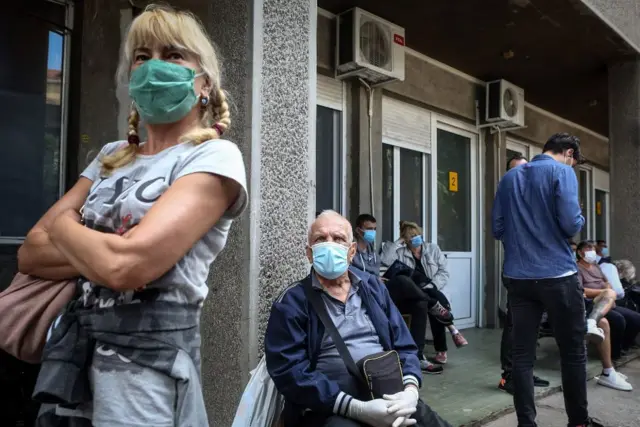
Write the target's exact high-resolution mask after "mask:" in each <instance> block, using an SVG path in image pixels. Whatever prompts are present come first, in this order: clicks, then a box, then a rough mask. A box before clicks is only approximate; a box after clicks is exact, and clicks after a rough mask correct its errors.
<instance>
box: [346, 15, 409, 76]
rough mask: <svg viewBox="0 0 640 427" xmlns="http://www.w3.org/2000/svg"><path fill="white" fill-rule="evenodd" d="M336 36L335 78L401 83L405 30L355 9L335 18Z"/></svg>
mask: <svg viewBox="0 0 640 427" xmlns="http://www.w3.org/2000/svg"><path fill="white" fill-rule="evenodd" d="M336 32H337V37H336V40H337V46H336V77H337V78H339V79H346V78H350V77H360V78H362V79H363V80H365V81H367V82H368V83H369V84H371V85H380V84H383V83H388V82H391V81H396V80H399V81H403V80H404V45H405V43H404V28H401V27H399V26H397V25H395V24H392V23H391V22H389V21H385V20H384V19H382V18H379V17H377V16H375V15H372V14H370V13H368V12H365V11H364V10H362V9H360V8H357V7H356V8H353V9H350V10H347V11H346V12H343V13H341V14H339V15H338V16H337V19H336Z"/></svg>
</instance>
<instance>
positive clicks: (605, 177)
mask: <svg viewBox="0 0 640 427" xmlns="http://www.w3.org/2000/svg"><path fill="white" fill-rule="evenodd" d="M591 183H592V185H591V187H592V188H591V191H592V193H593V194H592V200H593V213H592V216H593V237H594V238H597V235H596V203H595V200H596V190H600V191H603V192H604V193H605V199H604V200H605V210H604V212H605V235H606V241H607V244H610V243H611V184H610V176H609V172H607V171H605V170H602V169H600V168H597V167H595V166H593V167H592V171H591Z"/></svg>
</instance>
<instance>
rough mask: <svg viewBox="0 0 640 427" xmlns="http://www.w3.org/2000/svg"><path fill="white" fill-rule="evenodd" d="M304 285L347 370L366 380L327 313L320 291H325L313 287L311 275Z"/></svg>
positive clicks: (361, 379) (362, 380)
mask: <svg viewBox="0 0 640 427" xmlns="http://www.w3.org/2000/svg"><path fill="white" fill-rule="evenodd" d="M302 286H303V287H304V292H305V294H306V296H307V299H308V300H309V302H310V303H311V306H312V307H313V310H314V311H315V312H316V314H317V315H318V318H320V321H321V322H322V324H323V325H324V328H325V329H326V331H327V332H328V333H329V336H330V337H331V339H332V340H333V343H334V344H335V346H336V349H337V350H338V353H339V354H340V357H342V360H343V361H344V364H345V365H346V367H347V370H348V371H349V373H350V374H351V375H353V376H354V377H355V378H357V379H358V380H359V381H361V382H364V378H363V376H362V373H361V372H360V370H359V369H358V367H357V366H356V362H355V361H354V360H353V357H351V353H350V352H349V349H348V348H347V345H346V344H345V343H344V340H343V339H342V337H341V336H340V333H339V332H338V329H337V328H336V325H334V324H333V321H332V320H331V318H330V317H329V313H327V307H326V306H325V304H324V301H323V300H322V295H321V294H320V292H323V291H320V290H315V289H313V285H312V283H311V277H310V276H309V277H308V278H307V279H305V280H304V281H303V283H302Z"/></svg>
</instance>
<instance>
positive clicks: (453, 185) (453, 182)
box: [449, 171, 458, 193]
mask: <svg viewBox="0 0 640 427" xmlns="http://www.w3.org/2000/svg"><path fill="white" fill-rule="evenodd" d="M449 191H452V192H454V193H457V192H458V172H452V171H449Z"/></svg>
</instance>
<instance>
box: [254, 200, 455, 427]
mask: <svg viewBox="0 0 640 427" xmlns="http://www.w3.org/2000/svg"><path fill="white" fill-rule="evenodd" d="M306 252H307V258H308V259H309V262H311V263H312V269H311V273H310V275H309V276H307V277H306V278H305V279H303V280H301V281H299V282H296V283H294V284H292V285H291V286H289V287H288V288H286V289H285V290H284V291H283V292H282V293H281V294H280V296H279V297H278V298H277V299H276V301H275V302H274V303H273V306H272V308H271V316H270V318H269V323H268V325H267V331H266V335H265V356H266V362H267V369H268V371H269V375H270V376H271V378H272V379H273V382H274V383H275V385H276V388H277V389H278V391H279V392H280V393H281V394H282V395H283V396H284V398H285V402H286V403H285V408H284V411H283V414H282V421H283V423H284V426H285V427H293V426H305V427H321V426H330V427H356V426H372V427H385V426H393V427H399V426H408V425H414V424H415V425H418V426H427V425H428V426H433V427H438V426H450V425H449V424H448V423H447V422H446V421H444V420H442V419H441V418H440V417H439V416H438V415H437V414H436V413H435V412H433V411H432V410H431V409H430V408H429V407H428V406H427V405H426V404H424V403H423V402H422V401H420V400H419V397H418V387H419V386H420V382H421V373H420V364H419V362H418V354H417V352H418V350H417V348H416V345H415V343H414V342H413V340H412V339H411V335H410V334H409V330H408V329H407V326H406V325H405V323H404V321H403V319H402V316H401V315H400V313H399V312H398V310H397V308H396V307H395V306H394V305H393V303H392V302H391V299H390V297H389V294H388V292H387V290H386V288H385V286H384V285H383V284H382V283H381V282H380V280H379V278H378V277H376V276H373V275H370V274H368V273H366V272H363V271H360V270H357V269H355V268H353V267H351V268H349V264H350V263H351V260H352V258H353V256H354V255H355V253H356V245H355V243H354V242H353V231H352V229H351V225H350V224H349V221H347V220H346V219H345V218H344V217H342V216H341V215H339V214H338V213H336V212H333V211H326V212H323V213H322V214H320V215H319V216H318V217H317V218H316V220H315V221H314V222H313V224H312V225H311V227H310V229H309V235H308V246H307V249H306ZM334 337H335V338H336V339H335V340H334ZM384 352H387V353H384ZM374 354H375V355H380V354H385V355H389V354H390V355H391V356H393V357H396V359H395V360H397V362H395V366H397V368H396V369H397V376H396V377H393V376H392V377H388V376H386V377H385V381H386V380H390V382H385V384H392V385H393V388H394V390H389V388H390V387H386V386H384V385H383V386H380V384H379V383H378V382H377V381H378V379H379V378H381V377H376V376H375V374H372V375H373V376H371V377H367V381H364V379H363V378H362V375H361V373H359V372H358V371H356V372H355V373H354V370H353V369H362V366H357V367H356V364H355V363H354V361H360V360H361V359H366V360H367V363H369V361H371V360H372V358H369V356H371V355H374ZM349 362H351V363H349ZM398 362H399V364H398ZM358 365H360V364H358ZM348 366H349V367H348ZM392 366H393V365H392ZM365 369H366V367H365ZM360 372H361V371H360ZM395 373H396V372H394V374H395ZM380 375H382V374H380ZM382 389H385V390H389V391H385V392H384V394H383V395H382V396H375V398H372V394H374V395H375V394H376V393H375V392H378V391H380V390H382Z"/></svg>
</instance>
